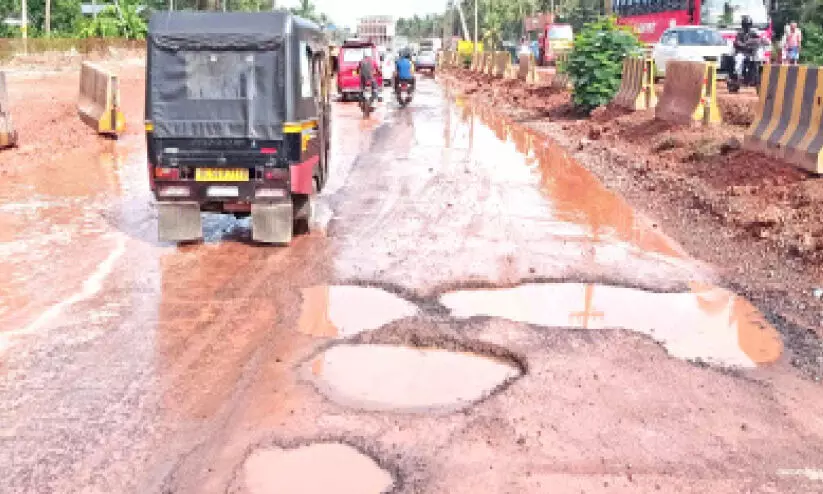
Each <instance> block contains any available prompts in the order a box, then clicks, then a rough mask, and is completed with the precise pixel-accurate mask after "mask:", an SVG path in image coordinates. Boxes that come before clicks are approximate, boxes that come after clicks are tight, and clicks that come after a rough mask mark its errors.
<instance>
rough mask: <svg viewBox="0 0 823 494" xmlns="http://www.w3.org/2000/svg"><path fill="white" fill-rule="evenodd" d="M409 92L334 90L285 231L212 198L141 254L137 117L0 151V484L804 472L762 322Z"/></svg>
mask: <svg viewBox="0 0 823 494" xmlns="http://www.w3.org/2000/svg"><path fill="white" fill-rule="evenodd" d="M55 77H57V76H55ZM17 84H18V85H20V84H22V83H21V82H20V81H17ZM135 87H137V85H135ZM418 88H419V92H418V93H417V94H416V97H415V100H414V102H413V103H412V104H411V105H410V106H409V107H408V108H406V109H399V108H398V107H397V106H396V105H395V104H394V103H392V102H390V103H387V104H384V105H383V106H382V107H381V108H380V109H379V110H378V111H377V112H376V113H375V114H374V115H373V116H372V118H371V119H369V120H364V119H363V118H362V116H361V115H360V112H359V109H358V108H357V106H356V105H353V104H342V103H336V104H335V107H334V119H333V122H334V129H333V133H332V136H333V139H334V142H333V144H332V156H333V162H332V165H331V170H332V172H331V173H332V176H331V177H330V181H329V184H328V188H327V189H326V190H325V191H324V192H323V194H321V196H320V197H319V198H318V203H319V204H318V207H317V208H316V211H315V217H314V218H313V230H312V232H311V233H310V234H307V235H302V236H298V237H296V238H295V239H294V241H293V243H292V245H291V246H290V247H288V248H277V247H261V246H257V245H254V244H253V243H252V242H251V241H250V232H249V225H248V222H247V221H237V220H234V219H227V218H224V217H217V216H210V215H207V216H206V217H205V219H204V230H205V231H204V233H205V237H206V239H205V241H204V242H203V243H200V244H193V245H185V246H173V245H168V244H160V243H158V242H157V241H156V238H155V233H154V232H155V231H156V224H155V221H156V213H155V211H154V209H153V205H152V202H151V196H150V194H149V192H148V190H149V188H148V183H147V177H146V176H145V170H146V163H145V150H144V148H143V143H142V139H141V138H140V136H139V135H137V134H134V135H132V136H127V137H126V138H125V139H123V140H122V141H121V142H119V143H117V144H116V145H112V146H111V147H108V146H106V147H104V148H103V149H98V148H97V147H93V148H92V150H90V151H83V150H82V148H81V149H74V150H73V151H72V153H75V154H76V156H75V155H74V154H73V155H72V156H73V158H72V161H71V163H72V166H71V167H66V166H64V167H60V166H57V164H56V163H47V164H46V165H42V164H39V165H38V164H37V163H36V162H32V160H30V159H23V158H22V157H21V156H20V155H19V154H15V153H21V152H23V151H21V150H13V151H12V152H11V153H12V154H4V155H3V156H2V161H0V166H2V167H3V168H4V170H7V171H8V172H9V174H8V175H6V176H7V177H10V178H9V179H8V180H6V181H5V182H4V183H3V185H2V187H3V198H4V199H3V201H4V202H3V204H2V205H0V208H2V209H3V210H4V219H3V221H4V223H3V225H2V235H3V243H2V244H0V248H2V249H3V252H4V257H5V259H6V260H7V262H4V265H3V268H2V269H3V273H4V279H6V280H9V281H8V282H7V283H6V284H5V286H4V288H3V291H2V294H3V303H2V306H0V309H2V310H1V311H0V424H2V425H0V432H1V433H2V436H0V437H1V438H2V442H3V445H2V446H3V447H2V448H0V474H1V475H2V477H3V478H4V482H3V483H2V484H0V492H9V493H22V492H37V493H39V492H83V493H97V492H100V493H112V492H135V493H137V492H140V493H146V492H151V493H154V492H158V493H160V492H175V493H178V492H179V493H223V492H231V493H262V492H272V491H274V490H276V489H279V490H285V491H287V492H330V491H331V490H333V491H334V492H381V491H391V492H402V493H412V492H425V493H474V492H518V493H520V492H535V493H537V492H547V491H548V490H551V491H552V492H575V493H577V492H581V491H585V492H600V491H621V492H629V491H630V492H658V491H662V492H673V491H688V492H715V493H723V492H740V491H742V490H746V491H747V492H811V491H815V490H819V489H820V488H821V485H822V484H821V483H820V480H819V479H817V477H816V475H815V472H820V470H821V469H823V461H822V460H821V459H822V458H823V440H821V439H823V423H821V421H820V419H819V410H820V409H821V407H823V392H822V391H821V388H820V385H819V383H817V382H815V381H814V380H813V379H809V378H808V375H807V374H805V373H803V372H802V371H801V370H799V369H798V367H797V366H796V365H793V362H792V359H793V358H795V356H796V355H797V349H796V348H794V347H793V346H792V344H791V341H790V340H787V338H786V331H787V330H786V327H785V326H783V325H781V323H780V321H778V320H775V318H773V317H772V315H771V313H770V312H769V311H768V310H764V309H763V308H762V307H760V305H759V304H757V303H752V302H751V301H749V300H747V299H746V298H745V297H743V296H741V295H742V294H740V293H737V292H736V291H735V290H734V289H732V288H733V287H730V286H728V283H726V282H725V281H724V276H723V273H722V268H723V267H722V266H717V265H716V264H713V263H711V262H705V260H702V258H701V257H700V256H698V255H696V254H695V253H693V252H692V251H690V250H689V249H688V248H685V247H684V246H683V245H682V242H677V241H675V240H673V239H672V237H671V236H670V235H669V233H668V228H669V225H668V224H667V223H666V222H661V220H660V218H658V217H656V216H654V215H651V216H650V215H647V214H644V213H642V212H640V211H637V210H636V209H634V208H632V206H631V205H630V204H629V203H628V202H627V201H626V200H625V199H624V198H623V197H622V196H621V195H618V194H617V193H615V192H614V191H612V190H609V189H608V188H606V187H605V186H604V185H603V184H602V183H601V182H600V181H599V180H598V179H597V178H596V177H595V175H593V174H592V173H591V172H589V171H588V170H587V169H586V168H584V167H582V166H581V165H580V164H579V163H577V162H576V161H575V159H574V157H573V156H571V155H570V154H569V152H567V151H565V150H564V149H563V148H561V147H559V146H558V145H557V144H555V143H553V142H551V141H548V140H546V139H545V138H544V137H543V136H541V135H540V134H539V133H537V132H535V131H534V130H532V129H528V128H526V127H523V126H521V125H519V124H518V123H516V122H514V121H512V120H511V119H509V118H506V117H503V116H502V115H500V114H499V113H496V112H495V110H494V109H492V108H489V107H488V106H484V105H481V104H476V103H475V102H473V101H471V100H469V99H464V98H462V97H459V96H458V97H452V96H449V95H448V93H447V92H445V90H444V88H443V87H442V86H440V85H438V84H437V83H435V82H434V81H431V80H425V81H421V82H420V83H419V84H418ZM125 90H127V89H124V91H125ZM130 98H131V99H139V98H140V94H139V92H134V93H132V94H126V95H124V98H123V99H124V101H128V100H129V99H130ZM387 99H388V98H387ZM18 104H19V102H18ZM134 115H139V113H136V114H132V119H133V120H134V121H133V122H131V121H130V124H131V125H137V126H139V125H140V122H139V120H137V119H135V118H134ZM88 138H89V139H91V142H96V141H94V138H93V137H88ZM84 153H85V154H84ZM55 174H59V175H58V176H59V178H60V179H59V180H55V178H54V177H55ZM89 177H91V180H92V181H91V184H93V186H89V185H88V184H89ZM806 351H807V353H806V354H804V355H806V356H809V354H808V350H806Z"/></svg>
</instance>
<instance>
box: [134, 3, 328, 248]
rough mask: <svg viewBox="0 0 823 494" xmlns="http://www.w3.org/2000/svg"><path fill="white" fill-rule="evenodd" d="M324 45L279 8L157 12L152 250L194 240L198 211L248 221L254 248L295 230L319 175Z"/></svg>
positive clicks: (150, 112)
mask: <svg viewBox="0 0 823 494" xmlns="http://www.w3.org/2000/svg"><path fill="white" fill-rule="evenodd" d="M328 64H329V55H328V42H327V40H326V39H325V35H324V34H323V32H322V31H321V29H320V28H319V27H318V26H316V25H315V24H314V23H312V22H309V21H307V20H304V19H301V18H299V17H296V16H294V15H292V14H290V13H287V12H283V11H276V12H262V13H244V12H229V13H226V12H157V13H155V14H153V15H152V17H151V20H150V21H149V30H148V36H147V61H146V140H147V148H148V165H149V177H150V182H151V189H152V191H153V193H154V196H155V198H156V201H157V209H158V230H159V237H160V239H161V241H168V242H187V241H194V240H198V239H200V238H202V236H203V232H202V224H201V212H204V211H208V212H216V213H225V214H232V215H234V216H236V217H244V216H251V225H252V239H253V240H255V241H259V242H264V243H281V244H285V243H288V242H290V241H291V239H292V235H293V232H294V229H295V226H297V228H298V229H302V230H305V229H307V228H308V226H309V217H310V212H311V205H312V199H313V195H314V194H315V193H316V192H317V191H319V190H322V189H323V186H324V185H325V183H326V179H327V177H328V174H329V169H328V166H329V142H330V134H329V129H330V112H331V105H330V99H329V92H330V91H329V77H328V71H329V67H328Z"/></svg>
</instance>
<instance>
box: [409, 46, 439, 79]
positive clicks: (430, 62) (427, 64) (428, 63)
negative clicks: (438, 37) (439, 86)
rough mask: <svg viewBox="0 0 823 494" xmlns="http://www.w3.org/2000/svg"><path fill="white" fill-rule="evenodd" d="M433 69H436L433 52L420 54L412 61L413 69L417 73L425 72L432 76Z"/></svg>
mask: <svg viewBox="0 0 823 494" xmlns="http://www.w3.org/2000/svg"><path fill="white" fill-rule="evenodd" d="M435 67H437V55H435V54H434V52H433V51H424V52H421V53H420V54H419V55H417V58H415V60H414V69H415V70H417V71H421V70H426V71H428V72H429V73H431V74H434V70H435Z"/></svg>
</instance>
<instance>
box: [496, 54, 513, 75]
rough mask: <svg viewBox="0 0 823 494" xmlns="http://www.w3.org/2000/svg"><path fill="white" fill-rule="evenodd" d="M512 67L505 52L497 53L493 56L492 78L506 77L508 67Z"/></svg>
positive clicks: (509, 58)
mask: <svg viewBox="0 0 823 494" xmlns="http://www.w3.org/2000/svg"><path fill="white" fill-rule="evenodd" d="M511 65H512V57H511V55H510V54H509V52H507V51H498V52H496V53H495V54H494V77H498V78H500V77H506V74H507V73H508V72H509V67H511Z"/></svg>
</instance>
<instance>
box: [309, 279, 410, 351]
mask: <svg viewBox="0 0 823 494" xmlns="http://www.w3.org/2000/svg"><path fill="white" fill-rule="evenodd" d="M415 314H417V308H416V307H415V306H414V305H413V304H412V303H410V302H407V301H405V300H403V299H402V298H400V297H398V296H396V295H394V294H392V293H389V292H387V291H385V290H381V289H379V288H367V287H361V286H314V287H311V288H305V289H303V306H302V309H301V312H300V321H299V323H298V329H299V330H300V332H301V333H305V334H308V335H311V336H318V337H328V338H335V337H338V338H345V337H348V336H353V335H356V334H358V333H362V332H363V331H370V330H373V329H377V328H379V327H381V326H384V325H386V324H388V323H390V322H392V321H397V320H399V319H403V318H404V317H411V316H413V315H415Z"/></svg>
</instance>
